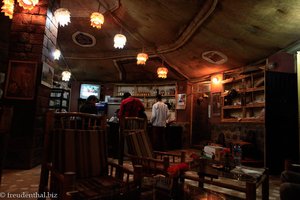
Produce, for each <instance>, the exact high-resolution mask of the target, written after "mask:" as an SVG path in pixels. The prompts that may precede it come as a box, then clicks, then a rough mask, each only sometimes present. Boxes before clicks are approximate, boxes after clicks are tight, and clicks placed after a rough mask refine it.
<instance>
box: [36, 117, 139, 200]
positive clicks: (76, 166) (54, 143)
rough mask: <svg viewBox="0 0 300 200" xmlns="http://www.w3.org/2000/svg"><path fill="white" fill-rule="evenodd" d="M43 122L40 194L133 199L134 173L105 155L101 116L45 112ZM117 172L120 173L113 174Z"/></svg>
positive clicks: (103, 126) (81, 197)
mask: <svg viewBox="0 0 300 200" xmlns="http://www.w3.org/2000/svg"><path fill="white" fill-rule="evenodd" d="M46 121H47V123H46V135H45V152H44V157H45V158H44V162H43V163H42V169H41V178H40V185H39V193H40V194H42V193H43V192H51V193H53V194H58V199H87V200H88V199H99V200H106V199H119V198H120V199H121V198H122V199H126V198H128V199H132V198H136V195H138V186H139V177H140V176H139V175H138V173H136V171H134V172H132V171H129V170H127V169H124V168H123V167H122V166H119V165H118V164H115V163H112V162H110V161H109V160H108V158H107V141H106V118H105V116H96V115H91V114H84V113H54V112H52V111H49V112H48V113H47V117H46ZM136 169H138V168H136ZM117 172H118V173H120V174H122V175H123V176H122V177H121V178H117V177H115V174H117ZM49 176H50V180H48V179H49V178H48V177H49ZM40 199H43V198H40Z"/></svg>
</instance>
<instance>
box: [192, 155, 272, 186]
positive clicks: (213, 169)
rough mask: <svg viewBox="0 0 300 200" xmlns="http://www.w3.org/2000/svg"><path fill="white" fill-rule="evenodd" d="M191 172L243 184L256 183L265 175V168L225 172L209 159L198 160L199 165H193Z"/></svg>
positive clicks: (242, 167)
mask: <svg viewBox="0 0 300 200" xmlns="http://www.w3.org/2000/svg"><path fill="white" fill-rule="evenodd" d="M192 170H193V171H196V172H197V173H198V174H199V175H204V176H207V177H211V178H218V177H225V178H230V179H235V180H241V181H245V182H258V181H260V179H261V178H262V176H263V175H264V174H266V173H267V169H266V168H253V167H247V166H240V167H235V168H232V169H230V170H225V169H224V167H223V165H222V164H220V162H216V161H214V160H210V159H200V163H199V165H195V166H194V167H193V168H192Z"/></svg>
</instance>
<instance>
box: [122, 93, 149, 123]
mask: <svg viewBox="0 0 300 200" xmlns="http://www.w3.org/2000/svg"><path fill="white" fill-rule="evenodd" d="M144 112H145V107H144V105H143V103H142V102H141V100H139V99H138V98H135V97H133V96H131V94H130V93H129V92H125V93H124V95H123V100H122V101H121V105H120V110H119V113H118V117H119V119H120V120H121V119H122V117H143V113H144Z"/></svg>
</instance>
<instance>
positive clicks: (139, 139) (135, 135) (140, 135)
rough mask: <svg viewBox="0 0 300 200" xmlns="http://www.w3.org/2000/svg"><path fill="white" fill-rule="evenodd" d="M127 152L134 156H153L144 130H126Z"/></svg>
mask: <svg viewBox="0 0 300 200" xmlns="http://www.w3.org/2000/svg"><path fill="white" fill-rule="evenodd" d="M125 138H126V142H127V145H128V153H129V154H131V155H134V156H139V157H144V158H153V149H152V145H151V143H150V140H149V137H148V135H147V134H146V132H145V130H143V129H137V130H130V131H128V132H126V135H125Z"/></svg>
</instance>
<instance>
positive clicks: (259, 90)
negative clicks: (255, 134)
mask: <svg viewBox="0 0 300 200" xmlns="http://www.w3.org/2000/svg"><path fill="white" fill-rule="evenodd" d="M222 85H223V93H222V95H221V98H222V106H221V121H222V122H256V123H263V122H264V112H265V72H264V71H263V70H261V71H259V72H253V73H249V74H247V75H238V74H235V75H234V77H228V76H227V77H226V79H225V80H224V81H223V82H222Z"/></svg>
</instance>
